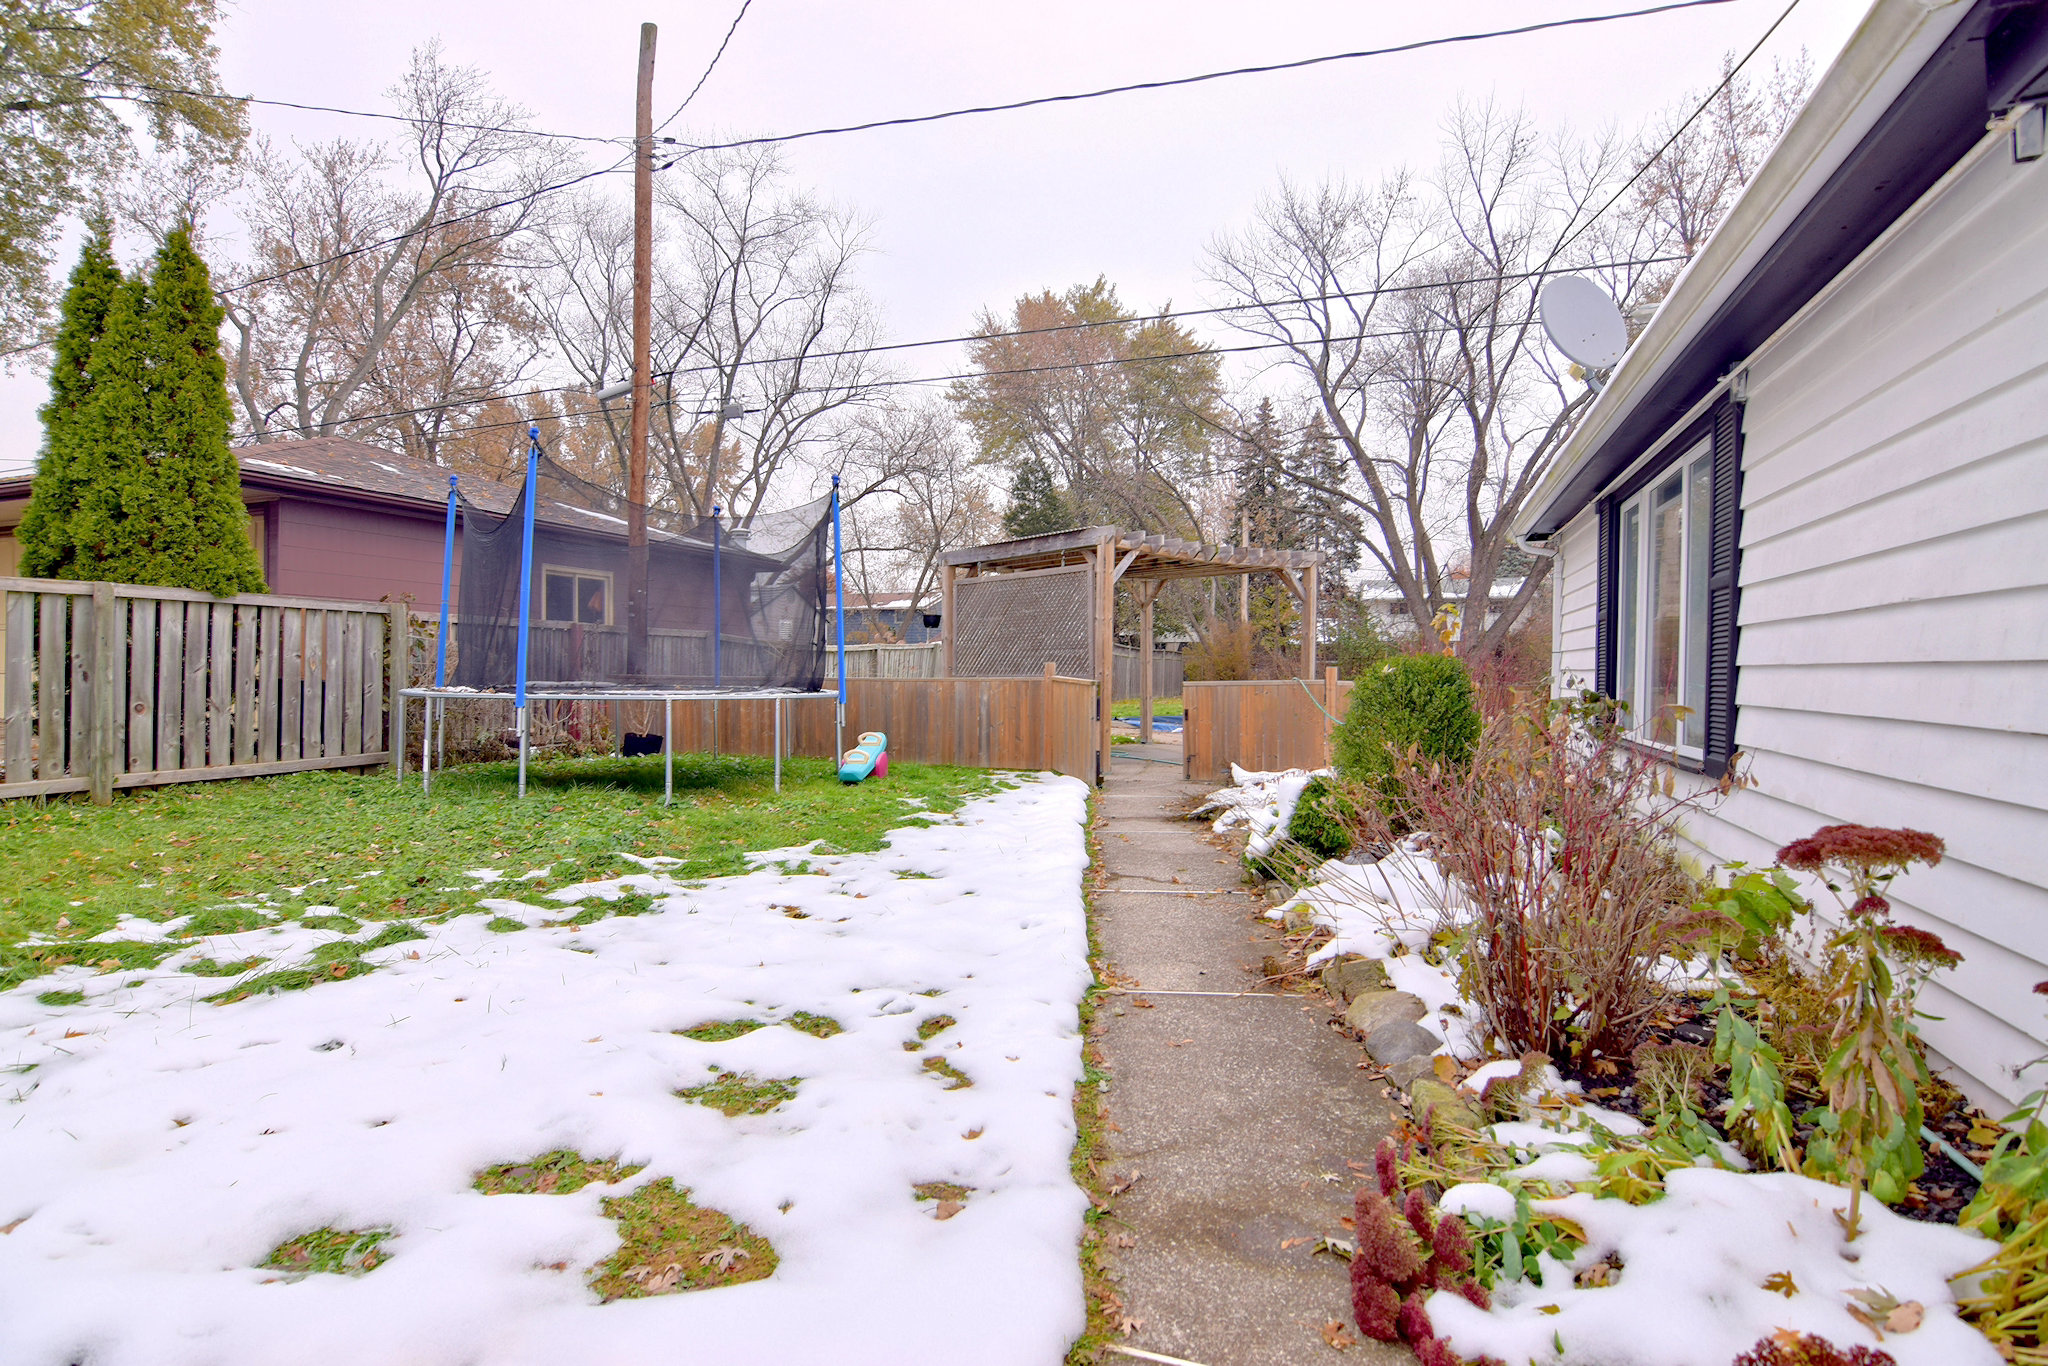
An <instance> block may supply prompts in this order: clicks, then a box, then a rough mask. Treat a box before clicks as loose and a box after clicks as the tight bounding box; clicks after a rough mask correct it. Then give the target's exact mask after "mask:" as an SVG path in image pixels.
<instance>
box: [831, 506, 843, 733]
mask: <svg viewBox="0 0 2048 1366" xmlns="http://www.w3.org/2000/svg"><path fill="white" fill-rule="evenodd" d="M832 617H833V636H834V638H835V641H836V643H837V644H838V647H839V651H838V657H839V701H838V704H837V705H836V706H835V707H834V708H833V711H832V762H833V763H835V764H836V763H838V762H839V758H840V756H841V755H843V754H845V753H846V566H845V565H844V564H843V563H841V561H840V552H839V476H838V475H836V474H835V475H833V476H832Z"/></svg>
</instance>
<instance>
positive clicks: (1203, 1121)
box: [1094, 746, 1414, 1366]
mask: <svg viewBox="0 0 2048 1366" xmlns="http://www.w3.org/2000/svg"><path fill="white" fill-rule="evenodd" d="M1140 749H1141V747H1139V746H1118V751H1119V752H1117V753H1115V755H1114V758H1113V761H1112V767H1111V772H1110V778H1109V782H1108V784H1107V786H1106V787H1105V788H1104V790H1103V793H1102V795H1101V797H1100V799H1099V801H1098V809H1099V816H1098V818H1097V823H1096V831H1097V836H1098V838H1099V839H1100V841H1101V849H1102V866H1101V868H1099V869H1098V870H1096V876H1097V883H1096V890H1095V893H1094V897H1095V913H1096V927H1097V933H1098V935H1099V939H1100V943H1101V946H1102V949H1103V952H1104V953H1105V955H1106V956H1107V958H1108V960H1109V963H1110V966H1111V967H1112V968H1113V969H1114V970H1115V972H1116V973H1118V974H1119V980H1120V981H1123V982H1125V983H1127V984H1133V985H1136V986H1141V987H1145V988H1150V989H1152V991H1153V992H1156V993H1159V994H1151V995H1143V996H1113V997H1111V998H1109V1000H1108V1001H1107V1002H1106V1003H1105V1006H1104V1009H1103V1010H1102V1011H1101V1013H1100V1014H1099V1015H1098V1016H1097V1019H1098V1021H1099V1022H1100V1029H1099V1034H1098V1044H1099V1046H1100V1048H1101V1051H1102V1055H1103V1060H1104V1063H1105V1065H1106V1066H1107V1069H1108V1071H1109V1076H1110V1087H1109V1118H1110V1121H1111V1123H1112V1124H1113V1125H1114V1126H1115V1127H1114V1128H1113V1129H1112V1130H1111V1132H1110V1134H1109V1140H1110V1143H1111V1145H1112V1148H1113V1151H1114V1154H1115V1164H1116V1165H1115V1172H1116V1175H1117V1176H1118V1177H1119V1178H1120V1179H1121V1180H1126V1181H1130V1182H1132V1183H1133V1184H1132V1185H1131V1187H1130V1189H1129V1190H1128V1192H1126V1193H1125V1194H1124V1195H1122V1196H1121V1197H1120V1198H1119V1199H1118V1200H1117V1203H1116V1221H1115V1223H1114V1224H1113V1225H1112V1235H1114V1233H1117V1232H1121V1233H1123V1234H1124V1235H1126V1236H1128V1237H1129V1238H1130V1239H1131V1240H1132V1242H1131V1246H1129V1247H1123V1248H1119V1247H1116V1246H1115V1243H1116V1241H1117V1240H1116V1238H1115V1237H1114V1236H1112V1239H1111V1242H1112V1248H1111V1257H1112V1259H1113V1260H1112V1268H1113V1274H1114V1275H1115V1276H1116V1278H1117V1282H1118V1283H1117V1293H1118V1294H1119V1295H1120V1296H1121V1297H1122V1299H1123V1301H1124V1305H1125V1313H1126V1314H1127V1315H1128V1316H1129V1317H1130V1318H1131V1319H1133V1320H1135V1321H1136V1326H1135V1327H1134V1329H1133V1331H1132V1332H1131V1334H1130V1335H1129V1336H1128V1337H1127V1338H1126V1339H1125V1342H1126V1343H1127V1344H1128V1345H1130V1346H1132V1347H1138V1348H1143V1349H1145V1350H1147V1351H1151V1352H1156V1353H1161V1354H1164V1355H1167V1356H1173V1357H1180V1358H1184V1359H1187V1360H1190V1361H1195V1362H1200V1363H1202V1364H1203V1366H1269V1364H1270V1366H1296V1363H1300V1362H1314V1361H1321V1360H1330V1361H1332V1362H1333V1363H1334V1362H1335V1361H1336V1360H1339V1359H1342V1360H1348V1361H1355V1362H1361V1363H1381V1362H1385V1363H1402V1362H1412V1361H1413V1360H1414V1358H1413V1356H1411V1355H1410V1354H1409V1353H1408V1352H1407V1351H1406V1350H1405V1349H1403V1348H1397V1347H1389V1346H1385V1345H1383V1344H1380V1343H1376V1342H1370V1341H1365V1342H1360V1343H1358V1344H1357V1345H1356V1346H1353V1347H1351V1348H1349V1349H1347V1350H1346V1351H1344V1352H1343V1353H1342V1356H1341V1358H1339V1357H1338V1355H1337V1354H1335V1353H1333V1352H1332V1351H1331V1349H1330V1347H1329V1346H1328V1345H1327V1344H1326V1343H1325V1342H1324V1339H1323V1333H1322V1329H1323V1325H1324V1324H1325V1323H1327V1322H1329V1321H1330V1320H1332V1319H1336V1320H1339V1321H1341V1322H1342V1323H1343V1325H1344V1327H1345V1329H1346V1330H1347V1331H1350V1332H1352V1333H1354V1335H1355V1329H1353V1328H1352V1323H1351V1309H1350V1290H1349V1282H1348V1280H1347V1275H1346V1270H1345V1266H1344V1263H1343V1262H1342V1261H1341V1260H1339V1259H1338V1258H1336V1257H1332V1256H1330V1255H1328V1254H1323V1255H1321V1256H1316V1255H1313V1248H1314V1245H1315V1240H1316V1239H1317V1238H1320V1237H1322V1236H1324V1235H1338V1236H1348V1235H1346V1234H1345V1230H1343V1229H1342V1228H1341V1227H1340V1225H1339V1224H1338V1220H1339V1219H1341V1218H1343V1217H1345V1216H1347V1215H1349V1214H1350V1212H1351V1197H1352V1193H1353V1192H1354V1191H1355V1190H1356V1189H1357V1187H1358V1185H1359V1183H1360V1182H1361V1181H1363V1180H1370V1179H1371V1178H1370V1171H1371V1165H1372V1153H1373V1149H1374V1148H1375V1147H1376V1146H1377V1144H1378V1143H1379V1140H1380V1138H1381V1137H1382V1135H1384V1134H1385V1133H1386V1132H1387V1131H1388V1129H1389V1127H1390V1126H1391V1125H1392V1123H1393V1112H1392V1109H1391V1107H1390V1106H1389V1104H1388V1102H1387V1101H1386V1100H1384V1099H1383V1098H1382V1097H1381V1096H1380V1094H1379V1086H1378V1084H1377V1083H1375V1082H1374V1081H1372V1080H1371V1079H1370V1078H1369V1076H1368V1074H1367V1073H1365V1072H1363V1071H1360V1070H1359V1068H1358V1066H1357V1064H1358V1059H1359V1056H1360V1055H1359V1050H1358V1047H1357V1045H1356V1044H1353V1043H1350V1042H1348V1041H1346V1040H1345V1039H1343V1038H1340V1037H1339V1036H1338V1035H1337V1034H1336V1033H1335V1031H1333V1030H1332V1029H1331V1028H1330V1027H1329V1024H1328V1021H1329V1019H1330V1018H1331V1016H1332V1015H1333V1013H1334V1012H1333V1010H1332V1009H1331V1006H1330V1004H1329V1002H1328V1001H1327V1000H1325V999H1324V998H1323V997H1321V996H1319V995H1318V996H1312V997H1301V996H1288V995H1280V994H1278V993H1276V992H1272V991H1264V992H1261V993H1259V994H1254V995H1248V996H1241V997H1228V996H1187V995H1170V994H1165V993H1169V992H1238V991H1245V990H1247V989H1250V988H1252V987H1254V986H1255V985H1256V984H1257V982H1258V979H1259V977H1260V975H1261V967H1260V965H1261V963H1262V962H1263V961H1264V959H1265V958H1266V957H1267V956H1268V955H1273V954H1278V953H1281V952H1282V951H1283V950H1284V947H1285V946H1284V943H1283V941H1282V939H1281V936H1280V933H1279V931H1278V928H1277V927H1275V926H1273V925H1272V924H1271V922H1268V921H1264V920H1261V919H1259V918H1258V912H1259V911H1260V910H1262V909H1263V904H1262V903H1261V902H1260V901H1259V900H1258V899H1257V898H1256V897H1255V896H1254V895H1253V894H1252V891H1251V889H1250V888H1248V887H1246V886H1245V885H1244V884H1243V883H1242V881H1241V875H1240V872H1239V864H1238V860H1237V857H1236V854H1235V851H1234V850H1233V849H1231V848H1227V847H1222V843H1223V842H1222V841H1220V840H1219V841H1217V842H1216V843H1214V844H1212V843H1210V840H1211V838H1213V837H1212V836H1210V834H1209V831H1208V828H1207V827H1206V826H1205V825H1203V824H1201V823H1200V822H1194V821H1188V820H1184V819H1182V818H1181V815H1180V813H1181V812H1182V811H1183V810H1185V809H1186V807H1187V805H1188V799H1189V798H1190V797H1193V796H1198V795H1200V793H1202V792H1203V791H1204V790H1205V787H1204V785H1201V784H1190V783H1185V782H1183V781H1182V780H1181V777H1180V769H1179V766H1178V763H1177V761H1178V759H1179V750H1178V748H1177V747H1171V748H1169V747H1164V746H1143V747H1142V751H1143V752H1142V753H1130V752H1129V751H1138V750H1140ZM1153 757H1159V758H1167V757H1170V758H1171V759H1173V760H1174V761H1176V762H1174V763H1171V764H1169V763H1157V762H1145V760H1146V759H1147V758H1153ZM1141 1002H1142V1003H1143V1004H1141ZM1148 1007H1149V1008H1148ZM1354 1162H1355V1163H1357V1164H1359V1166H1360V1167H1363V1168H1364V1169H1365V1173H1364V1174H1361V1173H1360V1172H1359V1171H1358V1169H1357V1168H1354V1167H1352V1166H1350V1165H1348V1164H1349V1163H1354ZM1118 1225H1120V1226H1121V1227H1118ZM1290 1244H1291V1246H1290ZM1114 1359H1115V1358H1113V1357H1111V1358H1105V1360H1114Z"/></svg>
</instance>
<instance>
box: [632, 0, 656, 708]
mask: <svg viewBox="0 0 2048 1366" xmlns="http://www.w3.org/2000/svg"><path fill="white" fill-rule="evenodd" d="M653 328H654V25H652V24H642V25H641V26H640V82H639V88H638V90H637V91H636V92H635V95H634V101H633V419H632V430H631V433H630V435H629V436H628V437H627V439H626V672H627V673H628V674H630V675H632V676H633V677H634V678H636V679H637V678H642V677H645V675H646V673H647V422H648V417H649V409H650V408H651V407H652V405H653V400H654V374H653V362H652V361H651V360H650V359H649V355H650V341H649V334H650V333H651V332H652V331H653Z"/></svg>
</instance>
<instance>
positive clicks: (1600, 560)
mask: <svg viewBox="0 0 2048 1366" xmlns="http://www.w3.org/2000/svg"><path fill="white" fill-rule="evenodd" d="M1593 516H1594V521H1595V525H1596V526H1597V527H1598V528H1599V541H1598V545H1597V547H1596V549H1595V551H1594V555H1595V565H1594V576H1593V578H1594V582H1593V690H1594V691H1595V692H1597V693H1599V694H1600V695H1601V696H1602V697H1612V696H1614V686H1615V680H1614V613H1615V604H1614V594H1615V592H1616V586H1617V584H1618V583H1619V582H1620V580H1619V579H1618V578H1617V577H1616V575H1615V567H1616V566H1615V561H1614V557H1615V536H1614V523H1615V508H1614V500H1613V499H1612V498H1602V499H1601V500H1600V501H1599V502H1598V503H1597V504H1595V505H1594V509H1593Z"/></svg>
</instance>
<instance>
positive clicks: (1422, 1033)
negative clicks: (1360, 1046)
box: [1365, 1020, 1444, 1067]
mask: <svg viewBox="0 0 2048 1366" xmlns="http://www.w3.org/2000/svg"><path fill="white" fill-rule="evenodd" d="M1443 1042H1444V1041H1443V1040H1442V1039H1439V1038H1438V1037H1437V1036H1436V1035H1434V1034H1432V1033H1430V1032H1429V1031H1428V1030H1426V1029H1424V1028H1423V1027H1422V1026H1421V1025H1419V1024H1416V1023H1414V1022H1413V1021H1412V1020H1395V1021H1392V1022H1391V1023H1389V1024H1383V1025H1381V1026H1380V1027H1379V1028H1378V1029H1375V1030H1374V1031H1373V1032H1372V1033H1371V1034H1370V1035H1369V1036H1367V1038H1366V1041H1365V1051H1366V1052H1368V1053H1370V1054H1372V1060H1373V1061H1374V1062H1376V1063H1378V1064H1379V1065H1380V1066H1382V1067H1391V1066H1392V1065H1393V1064H1395V1063H1397V1062H1404V1061H1406V1060H1407V1059H1409V1058H1413V1057H1421V1056H1426V1055H1428V1054H1431V1053H1434V1052H1436V1051H1437V1049H1439V1048H1441V1047H1443Z"/></svg>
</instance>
